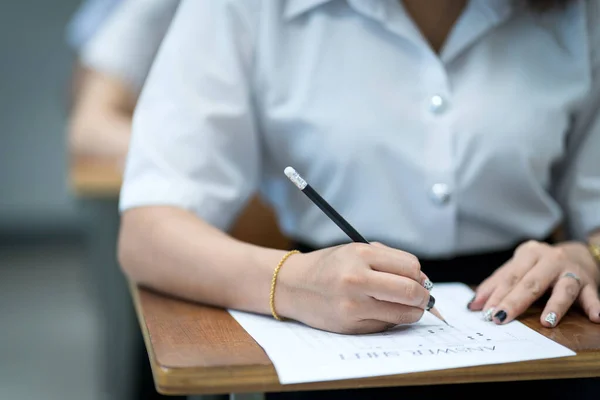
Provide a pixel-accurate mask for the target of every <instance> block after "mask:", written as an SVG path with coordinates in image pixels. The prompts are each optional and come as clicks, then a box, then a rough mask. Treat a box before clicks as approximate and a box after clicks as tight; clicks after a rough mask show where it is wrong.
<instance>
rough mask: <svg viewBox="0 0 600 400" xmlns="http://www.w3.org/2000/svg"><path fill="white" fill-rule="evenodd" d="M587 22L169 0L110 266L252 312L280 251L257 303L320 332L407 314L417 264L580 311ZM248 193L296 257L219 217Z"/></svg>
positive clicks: (590, 97)
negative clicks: (263, 204) (296, 178)
mask: <svg viewBox="0 0 600 400" xmlns="http://www.w3.org/2000/svg"><path fill="white" fill-rule="evenodd" d="M599 26H600V6H599V4H598V2H597V1H595V0H588V1H576V0H573V1H541V0H538V1H522V2H521V1H519V2H513V1H509V0H494V1H489V0H471V1H469V2H468V1H466V0H452V1H448V0H404V1H400V0H347V1H343V0H286V1H280V0H214V1H211V0H207V1H195V0H191V1H183V2H182V3H181V5H180V7H179V9H178V11H177V14H176V15H175V18H174V20H173V22H172V25H171V28H170V29H169V32H168V33H167V36H166V37H165V39H164V41H163V44H162V46H161V49H160V50H159V53H158V55H157V59H156V60H155V62H154V65H153V67H152V69H151V71H150V74H149V77H148V80H147V82H146V84H145V86H144V89H143V91H142V94H141V97H140V101H139V103H138V106H137V109H136V111H135V114H134V125H133V134H132V142H131V144H130V152H129V155H128V161H127V166H126V172H125V179H124V185H123V190H122V193H121V210H122V212H123V214H122V215H123V218H122V227H121V235H120V243H119V246H120V250H119V259H120V262H121V264H122V266H123V269H124V271H125V272H126V273H127V274H128V275H129V277H130V278H132V279H133V280H135V281H137V282H139V283H140V284H143V285H146V286H149V287H152V288H155V289H157V290H160V291H164V292H168V293H171V294H174V295H177V296H180V297H183V298H186V299H189V300H193V301H198V302H203V303H209V304H213V305H217V306H222V307H229V308H236V309H241V310H247V311H253V312H259V313H266V314H270V313H272V311H273V310H271V308H270V302H269V296H270V284H271V279H272V277H273V273H274V269H275V267H276V266H277V265H278V264H279V263H280V262H282V261H285V262H284V263H283V266H282V268H281V270H280V272H279V274H278V276H277V282H278V285H277V291H276V293H274V296H275V309H276V313H275V312H273V314H274V315H275V316H276V315H277V314H278V315H279V316H282V317H287V318H291V319H295V320H298V321H301V322H303V323H306V324H308V325H310V326H313V327H316V328H320V329H326V330H330V331H335V332H345V333H359V332H374V331H379V330H382V329H386V328H387V327H388V326H390V325H395V324H399V323H412V322H415V321H417V320H419V319H420V317H421V315H422V314H423V312H424V309H425V308H426V306H427V304H428V301H429V293H428V291H427V290H426V288H425V287H424V286H423V275H422V274H423V273H425V274H426V275H427V276H428V277H429V278H430V279H431V280H433V281H434V282H435V281H448V280H450V281H463V282H467V283H475V284H480V285H479V286H478V289H477V292H476V296H475V298H474V299H473V301H472V302H471V303H470V304H469V305H468V307H470V308H471V309H472V310H482V311H484V312H485V315H486V316H487V317H488V318H489V319H490V323H497V324H506V323H509V322H510V321H512V320H513V319H515V318H516V317H518V316H519V315H520V314H521V313H522V312H523V311H524V310H525V309H527V308H528V307H529V306H530V305H531V304H532V303H533V302H534V301H535V300H537V299H539V298H540V297H541V296H542V295H543V294H544V293H545V292H547V291H549V292H550V296H549V299H548V301H547V303H546V306H545V308H544V310H543V312H542V314H541V315H540V322H541V323H542V324H543V325H545V326H547V327H553V326H556V325H557V324H558V323H559V322H560V319H561V317H562V316H564V314H565V313H566V312H567V311H568V309H569V308H570V307H572V306H579V307H582V308H583V311H584V312H585V313H586V315H587V316H588V317H589V319H590V321H592V322H594V323H599V322H600V300H599V298H598V285H599V283H600V268H599V264H598V262H599V261H598V259H597V258H595V255H596V254H597V252H598V244H599V243H600V211H599V210H600V208H599V205H600V202H599V201H600V161H599V160H600V154H599V153H600V150H599V149H600V116H599V115H598V112H597V110H598V108H599V106H600V76H599V74H600V50H599V47H600V28H599ZM288 165H291V166H293V167H294V168H296V169H297V170H298V171H299V172H300V173H301V174H302V175H303V176H304V177H305V178H306V179H307V180H308V181H309V182H310V183H311V185H313V186H314V187H316V188H317V189H318V190H319V191H320V192H321V194H322V195H323V196H324V197H325V198H327V200H328V201H329V202H330V203H332V204H333V205H334V207H335V208H336V209H338V211H340V213H341V214H342V215H344V217H346V218H347V219H348V220H349V221H350V222H351V223H352V224H353V225H354V226H355V227H356V228H357V229H358V230H359V231H360V232H361V233H362V234H363V235H364V236H366V237H367V239H369V240H370V241H376V242H379V243H380V244H376V245H361V244H354V243H347V242H348V240H347V238H346V237H345V234H344V233H343V232H342V231H341V230H340V229H339V228H338V227H337V226H335V225H334V224H333V223H332V222H331V221H329V220H328V219H327V218H326V217H325V216H324V215H323V213H322V212H321V211H320V210H319V209H318V208H317V207H315V206H314V205H313V204H312V203H310V202H309V201H308V200H307V199H306V198H305V197H304V196H303V195H302V194H301V193H299V192H298V190H297V189H296V188H295V187H294V186H293V185H292V184H291V183H290V182H289V181H287V178H286V177H285V176H284V174H283V170H284V168H285V167H286V166H288ZM255 191H259V192H260V193H261V194H262V196H263V197H264V198H265V199H266V200H267V201H268V202H269V203H270V204H271V205H272V207H273V208H274V210H275V211H276V213H277V215H278V218H279V222H280V226H281V229H282V230H283V232H284V233H285V234H286V235H287V236H289V237H290V238H292V239H293V240H294V241H295V242H296V243H297V246H296V247H295V248H296V249H300V250H301V253H300V254H293V255H291V256H289V257H288V258H285V257H286V256H287V255H288V253H287V251H286V250H281V249H270V248H263V247H258V246H253V245H250V244H247V243H243V242H240V241H237V240H235V239H233V238H232V237H230V236H229V235H227V234H226V233H225V232H227V230H228V229H229V227H230V226H231V224H232V222H233V221H234V220H235V218H236V216H237V215H238V213H239V212H240V210H241V209H242V207H243V206H244V204H245V203H246V201H247V200H248V199H249V198H250V196H251V195H252V194H253V193H254V192H255ZM558 227H561V228H562V229H563V230H564V232H565V233H566V236H565V240H558V241H557V240H555V239H554V238H553V237H552V234H553V232H555V231H556V230H557V228H558ZM465 306H467V305H465ZM558 383H559V382H557V383H555V384H558ZM503 387H505V388H506V387H509V385H506V384H505V385H504V386H503ZM581 387H583V386H581V385H580V386H578V388H581ZM438 388H440V387H438ZM441 388H442V390H443V393H448V392H447V390H449V389H448V388H446V387H441ZM469 388H475V386H467V387H465V386H461V390H462V391H465V390H468V389H469ZM418 389H419V393H425V392H423V390H424V388H418ZM433 389H435V388H430V390H433ZM398 390H399V393H408V390H409V389H398ZM536 390H537V391H538V393H539V392H540V390H541V386H540V385H539V383H538V387H536ZM553 392H556V390H555V389H553V391H552V392H549V395H550V394H551V393H553ZM360 394H362V392H352V393H344V394H343V396H344V397H345V398H348V396H358V395H360ZM297 395H299V394H297ZM312 395H313V396H314V395H316V394H315V393H312ZM331 395H333V394H328V396H331ZM372 395H373V393H370V392H369V393H367V394H366V396H367V398H368V397H369V396H372ZM280 396H284V395H283V394H280Z"/></svg>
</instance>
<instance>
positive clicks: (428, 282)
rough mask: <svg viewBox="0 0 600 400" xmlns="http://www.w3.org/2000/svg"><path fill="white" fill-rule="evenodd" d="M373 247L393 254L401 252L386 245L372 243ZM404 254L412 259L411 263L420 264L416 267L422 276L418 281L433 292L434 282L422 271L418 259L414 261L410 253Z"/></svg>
mask: <svg viewBox="0 0 600 400" xmlns="http://www.w3.org/2000/svg"><path fill="white" fill-rule="evenodd" d="M371 245H373V246H375V247H378V248H380V249H382V250H383V249H385V250H388V251H392V252H398V251H399V250H396V249H393V248H391V247H388V246H386V245H384V244H381V243H379V242H372V243H371ZM402 253H404V252H402ZM404 254H405V255H406V256H408V258H410V259H411V262H413V263H416V264H418V266H415V267H416V268H417V269H418V270H419V271H420V276H419V279H417V280H418V282H419V283H421V285H422V286H423V287H424V288H425V289H427V290H429V291H431V289H433V282H431V280H430V279H429V277H428V276H427V275H426V274H425V273H424V272H423V271H421V265H420V263H419V260H418V259H417V258H416V257H415V259H412V257H411V256H412V255H411V254H409V253H404ZM387 272H390V271H387Z"/></svg>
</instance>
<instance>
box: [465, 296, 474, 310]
mask: <svg viewBox="0 0 600 400" xmlns="http://www.w3.org/2000/svg"><path fill="white" fill-rule="evenodd" d="M475 297H476V296H473V298H472V299H471V301H469V302H468V303H467V308H471V303H473V302H474V301H475Z"/></svg>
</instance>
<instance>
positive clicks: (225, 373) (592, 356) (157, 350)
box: [130, 285, 600, 395]
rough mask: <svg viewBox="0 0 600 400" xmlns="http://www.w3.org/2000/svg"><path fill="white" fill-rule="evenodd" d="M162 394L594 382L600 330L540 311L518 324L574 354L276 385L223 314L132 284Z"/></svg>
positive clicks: (265, 362) (573, 317) (254, 348)
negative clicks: (550, 322) (549, 318)
mask: <svg viewBox="0 0 600 400" xmlns="http://www.w3.org/2000/svg"><path fill="white" fill-rule="evenodd" d="M130 289H131V293H132V296H133V299H134V303H135V307H136V311H137V315H138V319H139V322H140V325H141V329H142V332H143V335H144V340H145V343H146V348H147V351H148V355H149V358H150V362H151V365H152V371H153V375H154V381H155V384H156V388H157V390H158V391H159V392H160V393H163V394H173V395H174V394H205V393H209V394H219V393H244V392H270V391H286V390H315V389H333V388H339V389H341V388H362V387H381V386H404V385H427V384H431V383H432V382H436V383H468V382H490V381H517V380H536V379H559V378H584V377H600V325H594V324H593V323H591V322H589V321H588V320H587V319H586V318H585V317H584V316H583V315H579V314H578V313H577V312H572V313H571V314H569V315H568V316H566V317H565V319H564V320H563V321H562V322H561V324H560V325H559V327H557V328H554V329H547V328H543V327H541V325H540V324H539V310H531V311H530V312H529V313H527V314H526V315H525V316H524V317H523V318H522V319H521V321H522V322H523V323H525V324H526V325H527V326H529V327H531V328H533V329H535V330H536V331H538V332H540V333H541V334H543V335H544V336H547V337H548V338H550V339H553V340H555V341H557V342H559V343H561V344H563V345H565V346H567V347H569V348H571V349H572V350H574V351H575V352H577V353H578V354H577V356H574V357H567V358H561V359H548V360H540V361H527V362H520V363H511V364H499V365H487V366H478V367H469V368H458V369H451V370H441V371H433V372H423V373H411V374H404V375H396V376H385V377H376V378H366V379H357V380H347V381H336V382H320V383H311V384H300V385H284V386H282V385H280V384H279V382H278V379H277V375H276V373H275V369H274V367H273V365H272V363H271V362H270V360H269V358H268V357H267V355H266V354H265V352H264V351H263V350H262V348H261V347H260V346H259V345H258V344H257V343H256V342H255V341H254V340H253V339H252V337H251V336H250V335H248V333H246V331H245V330H244V329H243V328H242V327H241V326H240V325H239V324H238V323H237V322H236V321H235V320H234V319H233V318H232V317H231V316H230V315H229V314H228V313H227V312H226V311H225V310H221V309H217V308H212V307H206V306H202V305H197V304H193V303H188V302H185V301H181V300H177V299H174V298H170V297H167V296H163V295H160V294H157V293H155V292H151V291H148V290H146V289H141V288H138V287H137V286H135V285H131V286H130Z"/></svg>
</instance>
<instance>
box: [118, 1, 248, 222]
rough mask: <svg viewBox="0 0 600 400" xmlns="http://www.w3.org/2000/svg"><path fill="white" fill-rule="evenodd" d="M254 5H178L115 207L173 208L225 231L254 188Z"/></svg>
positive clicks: (136, 124)
mask: <svg viewBox="0 0 600 400" xmlns="http://www.w3.org/2000/svg"><path fill="white" fill-rule="evenodd" d="M257 9H258V7H257V5H256V4H255V3H254V2H252V1H249V0H203V1H197V0H184V1H182V2H181V4H180V6H179V9H178V10H177V13H176V15H175V18H174V20H173V22H172V25H171V28H170V29H169V32H168V33H167V35H166V37H165V39H164V41H163V45H162V46H161V48H160V50H159V52H158V54H157V57H156V60H155V62H154V65H153V66H152V68H151V70H150V74H149V76H148V80H147V82H146V84H145V86H144V89H143V90H142V94H141V96H140V100H139V102H138V106H137V108H136V111H135V113H134V121H133V132H132V139H131V147H130V151H129V154H128V160H127V163H126V168H125V174H124V182H123V186H122V190H121V197H120V210H121V211H125V210H128V209H131V208H133V207H140V206H150V205H170V206H176V207H181V208H184V209H187V210H190V211H192V212H194V213H195V214H196V215H198V216H199V217H201V218H202V219H204V220H205V221H207V222H209V223H210V224H212V225H214V226H216V227H218V228H220V229H223V230H226V229H228V228H229V227H230V225H231V224H232V222H233V220H234V219H235V217H236V216H237V214H238V213H239V211H240V210H241V208H242V206H243V205H244V203H245V202H246V201H247V199H248V198H249V197H250V195H251V194H253V192H254V191H255V190H256V189H257V187H258V180H259V174H260V162H259V161H260V146H259V137H258V133H257V128H256V125H255V121H254V111H253V105H252V104H253V101H252V90H251V80H252V79H251V75H252V64H253V63H252V60H253V52H254V37H255V28H256V25H257V23H256V19H257V16H258V12H257Z"/></svg>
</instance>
